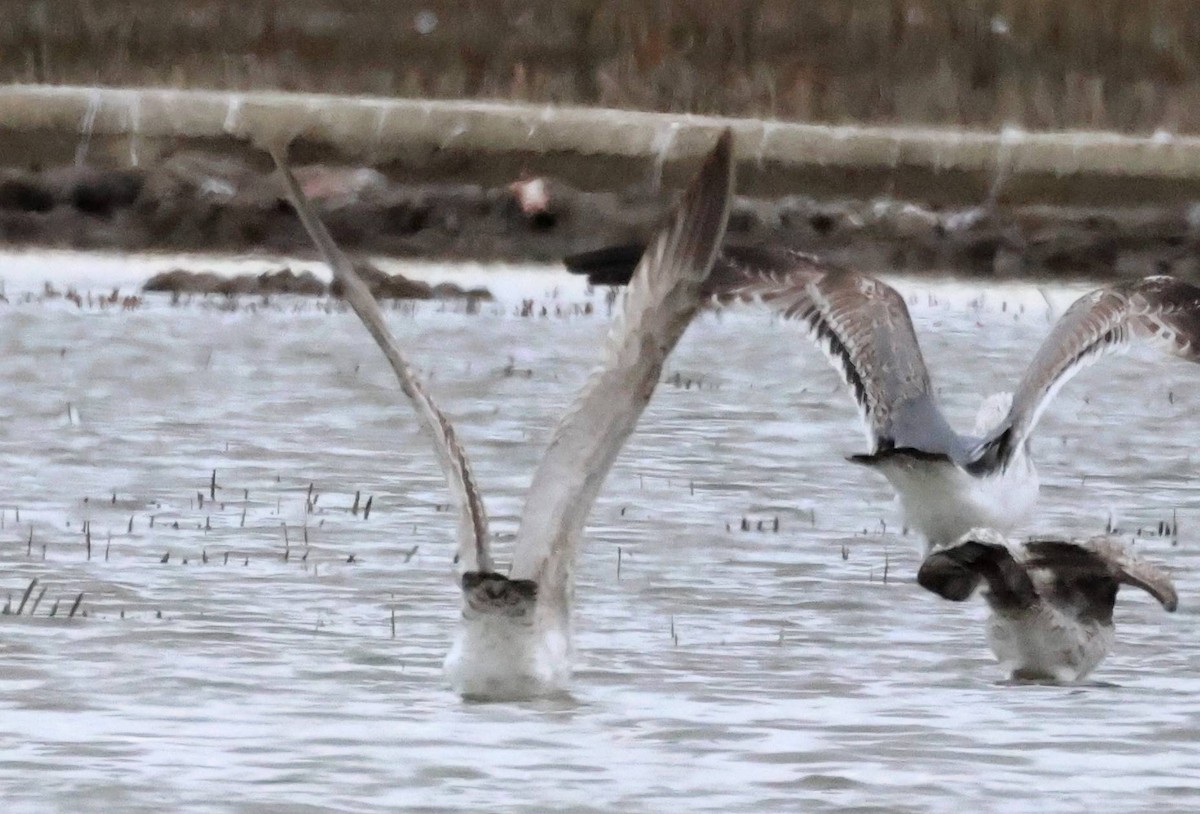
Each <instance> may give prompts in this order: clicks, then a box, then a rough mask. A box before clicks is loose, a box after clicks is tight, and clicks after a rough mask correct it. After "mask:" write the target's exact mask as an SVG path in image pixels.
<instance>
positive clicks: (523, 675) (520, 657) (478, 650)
mask: <svg viewBox="0 0 1200 814" xmlns="http://www.w3.org/2000/svg"><path fill="white" fill-rule="evenodd" d="M570 651H571V645H570V635H569V631H567V630H566V628H565V626H564V623H559V622H558V621H556V620H555V619H546V618H542V617H535V619H534V620H533V622H532V623H528V622H527V620H526V621H514V620H513V619H510V618H508V617H504V616H497V615H494V614H483V615H478V616H474V617H473V618H467V617H465V616H464V617H463V619H462V621H461V623H460V624H459V627H458V631H457V633H456V634H455V637H454V644H453V645H452V646H451V648H450V652H449V654H447V656H446V662H445V673H446V679H447V680H448V681H449V682H450V686H451V687H452V688H453V689H454V690H455V691H456V692H458V693H459V694H460V695H462V696H464V697H469V698H485V699H489V700H497V701H504V700H519V699H522V698H532V697H536V696H541V695H548V694H552V693H555V692H559V691H561V690H563V689H564V688H565V687H566V685H567V682H568V681H569V680H570V677H571V652H570Z"/></svg>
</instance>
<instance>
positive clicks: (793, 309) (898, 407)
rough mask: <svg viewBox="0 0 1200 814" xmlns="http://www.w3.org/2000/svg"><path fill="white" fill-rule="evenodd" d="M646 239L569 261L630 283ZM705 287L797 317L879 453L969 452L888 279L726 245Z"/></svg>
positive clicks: (575, 268)
mask: <svg viewBox="0 0 1200 814" xmlns="http://www.w3.org/2000/svg"><path fill="white" fill-rule="evenodd" d="M638 253H639V247H638V246H636V245H623V246H609V247H606V248H603V249H598V250H595V251H590V252H584V253H582V254H576V255H572V256H570V257H567V258H564V259H563V263H564V264H565V265H566V267H567V270H568V271H570V272H571V273H572V274H586V275H587V278H588V282H589V283H591V284H593V285H623V284H624V283H626V282H628V281H629V275H630V273H631V271H632V268H633V264H634V262H635V258H636V257H637V255H638ZM705 294H706V296H708V297H710V298H711V299H712V300H713V302H714V303H715V304H718V305H720V304H725V303H730V302H755V303H761V304H763V305H765V306H766V307H768V308H771V309H773V310H774V311H775V312H776V313H778V314H780V315H781V316H782V317H784V318H785V319H791V320H796V321H798V322H800V323H801V324H803V325H804V326H805V328H806V329H807V333H808V335H809V337H810V338H811V339H812V340H813V341H814V342H815V343H816V345H817V346H818V347H819V348H820V349H821V350H822V351H823V352H824V353H825V356H826V358H827V359H828V360H829V363H830V364H831V365H832V366H833V368H834V369H835V370H836V371H837V372H838V374H839V375H840V376H841V377H842V381H844V382H845V383H846V386H847V387H848V388H849V389H850V394H851V395H852V396H853V397H854V401H855V403H857V404H858V408H859V412H860V414H861V416H862V419H863V423H864V425H865V426H866V429H867V442H868V444H869V445H870V448H871V449H870V451H871V455H868V456H859V457H858V458H856V460H858V459H862V460H869V459H871V458H872V457H873V456H874V455H876V454H886V453H888V452H890V451H892V450H896V449H904V450H909V451H916V452H925V453H931V454H933V455H936V456H938V457H942V456H951V457H958V456H959V455H962V454H965V449H963V448H962V445H961V443H960V442H959V440H958V437H957V436H956V435H955V433H954V432H953V430H952V429H951V428H950V425H949V424H948V423H947V422H946V420H945V418H944V417H943V416H942V414H941V411H940V410H939V409H938V407H937V402H936V400H935V399H934V397H933V387H932V384H931V383H930V379H929V371H928V370H927V369H926V367H925V359H924V357H923V356H922V355H921V346H920V345H919V344H918V342H917V335H916V333H915V332H914V331H913V325H912V319H911V318H910V317H909V314H908V307H907V306H906V305H905V304H904V298H903V297H901V296H900V294H899V293H898V292H896V290H895V289H893V288H892V287H891V286H889V285H887V284H886V283H884V282H881V281H880V280H877V279H875V278H873V277H868V276H866V275H864V274H858V273H855V272H853V271H850V270H847V269H841V268H838V267H836V266H832V265H830V264H827V263H823V262H821V261H820V260H819V259H817V258H816V257H813V256H811V255H808V254H804V253H802V252H797V251H792V250H789V249H781V248H760V247H749V246H726V247H724V248H723V249H722V250H721V253H720V254H719V255H718V256H717V261H716V264H715V266H714V268H713V272H712V274H711V275H710V276H709V278H708V282H707V283H706V284H705Z"/></svg>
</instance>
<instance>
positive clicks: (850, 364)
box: [565, 247, 1200, 552]
mask: <svg viewBox="0 0 1200 814" xmlns="http://www.w3.org/2000/svg"><path fill="white" fill-rule="evenodd" d="M632 251H633V249H632V248H631V247H616V248H611V249H602V250H600V251H597V252H589V253H587V254H583V255H576V256H574V257H571V258H567V260H566V261H565V262H566V264H567V267H568V268H569V269H570V270H571V271H573V272H575V273H580V274H587V275H588V277H589V280H591V281H592V282H593V283H595V284H620V283H622V282H623V281H624V280H626V279H628V276H629V269H630V259H631V254H632ZM706 293H707V294H708V295H709V297H710V298H711V299H712V300H713V301H714V302H715V303H718V304H723V303H728V302H759V303H762V304H763V305H765V306H767V307H768V308H771V309H772V310H773V311H775V312H776V313H778V314H779V315H781V316H782V317H784V318H786V319H794V320H798V321H800V322H801V323H803V324H804V325H805V326H806V328H807V329H808V333H809V336H810V337H811V338H812V339H813V340H814V341H815V342H816V343H817V344H818V345H819V346H820V348H821V350H823V351H824V352H825V355H826V356H827V357H828V359H829V361H830V362H831V363H832V365H833V367H834V368H835V369H836V370H837V371H838V373H839V374H840V375H841V377H842V380H843V381H844V382H845V383H846V385H847V386H848V387H849V388H850V392H851V394H852V395H853V396H854V400H855V402H856V403H857V404H858V407H859V410H860V412H861V414H862V418H863V421H864V422H865V424H866V427H867V441H868V444H869V446H870V450H869V452H867V453H866V454H864V455H855V456H852V457H851V459H850V460H852V461H854V462H855V463H859V464H863V465H864V466H868V467H871V468H873V469H876V470H878V471H880V472H881V473H883V475H884V476H885V477H886V478H887V479H888V481H889V482H890V483H891V485H892V488H893V489H894V490H895V491H896V494H897V497H898V498H899V501H900V504H901V508H902V510H903V512H904V517H905V522H906V524H907V525H908V526H909V527H910V528H913V529H915V530H916V531H918V532H919V533H920V534H921V535H922V536H923V537H924V539H925V543H926V548H925V550H926V552H928V550H929V548H930V547H931V546H936V545H948V544H950V543H952V542H954V541H955V540H957V539H958V538H959V537H961V536H962V535H963V534H965V533H966V532H967V531H969V530H970V529H972V528H976V527H985V528H994V529H997V530H999V531H1001V532H1008V531H1011V530H1012V529H1013V528H1015V527H1016V526H1018V525H1019V524H1020V523H1021V522H1023V521H1024V520H1025V519H1026V518H1027V517H1028V516H1029V515H1030V513H1031V512H1032V510H1033V507H1034V504H1035V503H1036V501H1037V494H1038V476H1037V470H1036V469H1035V468H1034V465H1033V461H1032V459H1031V457H1030V450H1029V438H1030V434H1031V433H1032V432H1033V429H1034V427H1035V426H1036V425H1037V421H1038V419H1039V418H1040V417H1041V415H1042V411H1043V410H1045V408H1046V406H1047V405H1048V404H1049V402H1050V400H1051V398H1053V396H1054V395H1055V394H1056V393H1057V392H1058V390H1059V388H1061V387H1062V386H1063V385H1064V384H1066V383H1067V381H1068V380H1070V378H1071V377H1072V376H1074V375H1075V374H1076V373H1077V372H1079V371H1080V370H1081V369H1082V368H1084V367H1086V366H1088V365H1091V364H1093V363H1094V362H1096V361H1097V360H1098V359H1099V358H1100V357H1102V356H1104V355H1106V354H1111V353H1117V352H1120V351H1124V350H1126V349H1127V348H1128V347H1129V346H1130V345H1131V344H1132V343H1133V342H1134V341H1135V340H1142V341H1145V342H1146V343H1148V344H1151V345H1155V346H1157V347H1160V348H1162V349H1163V350H1166V351H1168V352H1170V353H1172V354H1174V355H1176V356H1180V357H1182V358H1184V359H1187V360H1188V361H1191V362H1200V288H1197V287H1196V286H1193V285H1190V284H1189V283H1185V282H1183V281H1181V280H1177V279H1175V278H1173V277H1167V276H1156V277H1146V278H1143V279H1140V280H1133V281H1128V282H1121V283H1116V284H1114V285H1110V286H1106V287H1104V288H1100V289H1097V290H1095V291H1093V292H1091V293H1089V294H1085V295H1084V296H1082V297H1080V298H1079V299H1078V300H1076V302H1075V303H1074V304H1073V305H1072V306H1071V307H1070V309H1068V310H1067V312H1066V313H1065V314H1063V316H1062V318H1061V319H1059V321H1058V323H1057V324H1056V325H1055V326H1054V329H1053V330H1052V331H1051V333H1050V335H1049V336H1048V337H1047V338H1046V339H1045V340H1044V341H1043V342H1042V345H1041V347H1040V348H1039V349H1038V352H1037V354H1036V355H1035V356H1034V358H1033V361H1032V362H1031V363H1030V365H1029V367H1028V369H1027V370H1026V371H1025V375H1024V377H1023V378H1022V379H1021V381H1020V383H1019V384H1018V386H1017V389H1016V393H1015V395H1010V394H1007V393H998V394H994V395H992V396H989V397H987V398H986V399H984V401H983V404H982V406H981V407H980V410H979V414H978V416H977V419H976V426H975V431H974V433H972V434H970V435H965V434H963V435H960V434H959V433H957V432H955V431H954V429H952V428H951V427H950V425H949V423H948V422H947V421H946V419H945V417H944V416H943V415H942V412H941V410H940V409H939V407H938V404H937V400H936V398H935V397H934V392H933V385H932V383H931V381H930V377H929V372H928V370H926V367H925V360H924V358H923V357H922V355H921V348H920V346H919V345H918V343H917V337H916V334H915V333H914V331H913V325H912V320H911V318H910V317H909V313H908V308H907V307H906V306H905V304H904V298H903V297H901V296H900V295H899V294H898V293H897V292H896V291H895V289H893V288H892V287H891V286H889V285H887V284H886V283H884V282H881V281H880V280H877V279H875V278H873V277H869V276H867V275H865V274H859V273H856V272H854V271H851V270H848V269H843V268H837V267H834V266H830V265H828V264H823V263H821V262H820V261H819V260H817V259H816V258H813V257H811V256H809V255H805V254H802V253H799V252H793V251H788V250H781V249H769V248H768V249H762V248H746V247H740V248H739V247H726V248H724V249H723V250H722V251H721V253H720V255H719V256H718V258H717V261H716V265H715V268H714V269H713V273H712V275H711V276H710V277H709V280H708V283H707V285H706Z"/></svg>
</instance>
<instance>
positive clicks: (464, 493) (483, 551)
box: [271, 149, 493, 571]
mask: <svg viewBox="0 0 1200 814" xmlns="http://www.w3.org/2000/svg"><path fill="white" fill-rule="evenodd" d="M271 157H272V158H273V159H275V165H276V167H278V169H279V174H280V175H281V176H282V177H283V181H284V184H285V185H286V187H287V190H288V195H289V197H290V198H291V201H292V205H293V206H294V207H295V208H296V214H298V215H299V216H300V220H301V222H303V224H304V228H305V230H306V231H307V232H308V235H309V237H310V238H312V241H313V243H315V244H316V246H317V249H319V250H320V252H321V256H322V257H323V258H324V259H325V262H326V263H328V264H329V267H330V268H331V269H332V270H333V275H334V278H335V279H337V280H338V281H339V282H341V284H342V296H343V297H344V298H345V300H346V302H348V303H349V304H350V307H351V308H352V309H353V310H354V313H356V314H358V318H359V319H361V320H362V323H363V325H365V326H366V328H367V331H368V332H369V333H370V334H371V336H372V337H374V338H375V342H376V343H378V345H379V347H380V349H382V350H383V355H384V356H386V357H387V360H388V364H390V365H391V366H392V370H394V371H395V372H396V378H398V379H399V380H400V389H401V390H402V391H403V392H404V395H405V396H407V397H408V400H409V402H411V403H412V406H413V408H414V409H415V410H416V411H417V417H418V418H419V419H420V425H421V429H422V430H424V431H425V435H426V436H428V438H429V440H430V441H432V442H433V448H434V450H435V451H436V452H437V457H438V462H439V463H440V464H441V466H442V473H443V474H444V475H445V476H446V483H447V484H448V485H449V487H450V495H451V498H452V502H453V503H454V505H455V509H456V510H457V512H458V523H457V531H458V535H457V536H458V561H459V566H460V568H462V569H463V570H464V571H492V570H493V564H492V557H491V552H490V549H489V546H488V536H487V534H488V531H487V513H486V512H485V511H484V507H483V499H482V498H481V497H480V495H479V489H478V488H477V487H476V485H475V478H474V475H473V474H472V473H471V465H470V463H469V462H468V461H467V453H466V451H465V450H464V449H463V448H462V445H460V444H459V442H458V437H457V436H456V435H455V433H454V427H453V426H451V424H450V422H449V420H447V418H446V416H445V415H443V414H442V411H441V410H439V409H438V407H437V405H436V404H434V403H433V399H431V398H430V397H429V394H428V393H426V392H425V388H424V387H422V385H421V382H420V380H419V379H417V377H416V374H414V373H413V371H412V368H411V367H409V365H408V361H407V360H406V359H405V358H404V354H403V353H401V351H400V346H399V345H398V344H396V339H395V337H393V336H392V333H391V331H390V330H388V327H387V323H386V322H384V319H383V313H382V312H381V311H380V310H379V304H378V303H377V302H375V298H374V297H372V296H371V292H370V290H369V289H368V288H367V286H366V283H364V282H363V281H362V279H361V278H360V277H359V276H358V272H356V271H355V270H354V265H353V264H352V263H351V262H350V259H349V258H348V257H346V255H345V254H343V253H342V251H341V250H340V249H339V248H338V247H337V245H336V244H335V243H334V242H333V238H332V237H330V235H329V232H328V230H327V229H326V228H325V224H323V223H322V222H321V219H320V218H319V217H317V214H316V211H315V210H314V209H313V207H312V205H311V204H310V203H309V201H308V198H307V197H305V195H304V191H303V190H301V189H300V185H299V184H298V183H296V178H295V176H293V175H292V171H291V170H290V169H288V165H287V162H286V161H285V160H284V158H283V156H282V155H281V154H280V153H279V152H278V151H276V150H275V149H272V150H271Z"/></svg>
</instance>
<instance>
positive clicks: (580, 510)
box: [512, 130, 733, 590]
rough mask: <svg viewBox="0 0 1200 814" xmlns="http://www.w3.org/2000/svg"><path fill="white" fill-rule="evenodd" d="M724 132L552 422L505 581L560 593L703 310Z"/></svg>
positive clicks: (729, 174)
mask: <svg viewBox="0 0 1200 814" xmlns="http://www.w3.org/2000/svg"><path fill="white" fill-rule="evenodd" d="M732 150H733V144H732V134H731V133H730V132H729V131H728V130H726V131H725V132H724V133H723V134H722V135H721V137H720V138H719V139H718V141H717V145H716V147H715V148H714V149H713V151H712V152H711V153H710V154H709V156H708V158H707V159H706V160H705V162H704V165H703V167H702V168H701V169H700V172H699V174H698V175H697V176H696V178H695V179H694V180H693V181H692V184H691V186H690V188H689V189H688V190H687V192H685V194H684V196H683V198H682V199H681V200H680V202H679V204H678V205H677V206H676V208H675V210H674V212H673V214H672V215H671V217H670V219H669V220H668V222H667V223H666V224H665V225H664V227H663V228H662V230H661V231H660V232H659V233H658V235H657V236H656V237H655V238H654V239H653V240H652V241H651V243H650V246H649V248H648V249H647V250H646V252H645V254H643V256H642V259H641V261H640V262H639V263H638V266H637V270H636V271H635V273H634V275H633V279H632V281H631V282H630V285H629V288H628V289H627V290H626V292H625V299H624V304H623V307H622V309H621V312H620V314H619V315H618V316H617V317H616V318H615V320H614V321H613V324H612V327H611V328H610V330H609V334H608V338H607V340H606V342H605V347H604V355H603V359H602V361H601V363H600V366H599V367H598V368H596V370H595V371H593V373H592V374H591V376H590V377H589V378H588V380H587V383H586V384H585V385H584V388H583V391H582V392H581V393H580V394H579V396H578V398H576V400H575V402H574V403H573V404H572V405H571V407H570V408H569V410H568V411H567V413H566V415H565V416H564V417H563V418H562V420H561V421H560V422H559V423H558V426H557V427H556V428H555V430H554V434H553V436H552V437H551V440H550V446H549V447H548V448H547V450H546V453H545V455H544V456H543V457H542V460H541V463H540V464H539V465H538V468H537V472H536V473H535V474H534V476H533V484H532V486H531V487H530V489H529V495H528V497H527V499H526V503H525V508H524V511H523V513H522V515H521V526H520V529H519V531H518V533H517V544H516V549H515V551H514V553H513V569H512V576H513V578H515V579H535V580H537V581H538V583H539V586H540V587H541V588H543V589H545V588H551V589H558V590H565V589H566V586H568V585H569V579H568V578H567V577H568V573H569V569H570V567H571V564H572V561H573V559H574V551H575V548H576V545H577V543H578V539H579V537H580V535H581V534H582V531H583V525H584V521H585V520H586V519H587V514H588V512H589V510H590V509H591V507H592V504H593V503H594V502H595V499H596V495H597V494H598V493H599V491H600V486H601V485H602V484H603V482H604V479H605V477H606V476H607V475H608V471H609V469H610V468H611V467H612V464H613V462H614V461H615V460H616V457H617V454H618V453H619V452H620V450H621V447H622V446H623V445H624V443H625V440H626V439H627V438H628V437H629V435H630V434H631V433H632V432H633V429H634V426H635V425H636V423H637V420H638V418H639V417H640V416H641V414H642V411H643V410H644V409H645V407H646V404H647V402H648V401H649V400H650V396H651V394H652V393H653V392H654V388H655V386H656V385H657V384H658V381H659V378H660V377H661V374H662V366H663V363H664V362H665V361H666V358H667V356H668V355H669V354H670V352H671V350H672V349H673V348H674V347H675V344H676V343H677V342H678V341H679V338H680V337H681V336H682V335H683V332H684V330H685V329H686V328H687V326H688V324H689V323H690V322H691V320H692V317H693V316H694V315H695V314H696V312H697V311H698V310H699V308H700V306H701V304H702V287H703V283H704V280H705V278H706V277H707V276H708V273H709V271H710V269H711V267H712V263H713V259H714V256H715V254H716V248H717V246H718V245H719V244H720V242H721V239H722V237H723V236H724V233H725V223H726V220H727V219H728V216H729V208H730V202H731V199H732V196H733V160H732Z"/></svg>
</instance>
